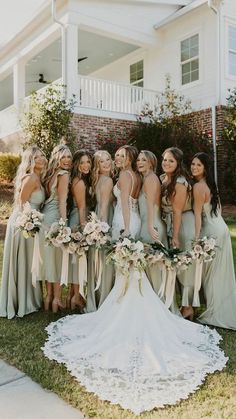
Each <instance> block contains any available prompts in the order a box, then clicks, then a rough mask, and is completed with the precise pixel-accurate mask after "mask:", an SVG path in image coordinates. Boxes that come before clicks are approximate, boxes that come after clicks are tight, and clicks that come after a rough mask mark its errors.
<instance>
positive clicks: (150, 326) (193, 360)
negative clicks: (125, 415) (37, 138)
mask: <svg viewBox="0 0 236 419" xmlns="http://www.w3.org/2000/svg"><path fill="white" fill-rule="evenodd" d="M118 195H119V192H118ZM118 203H119V196H118ZM132 204H133V202H132ZM130 211H131V218H130V220H131V224H132V225H131V229H130V230H131V231H132V232H133V233H134V232H135V231H137V229H136V227H138V226H137V222H136V221H135V225H136V227H135V225H134V220H136V215H137V213H136V212H137V209H136V208H135V205H132V206H131V209H130ZM133 212H135V213H136V214H135V217H134V216H133V215H134V214H133ZM117 217H119V219H121V214H118V215H117ZM115 221H116V220H115ZM121 228H122V227H121ZM141 276H142V281H141V292H140V288H139V279H140V273H139V272H137V271H136V270H134V269H131V271H130V277H129V287H128V289H127V292H126V293H125V295H124V296H122V294H123V290H124V283H125V280H124V277H123V276H122V274H120V273H118V272H117V274H116V281H115V285H114V287H113V289H112V290H111V292H110V294H109V295H108V297H107V298H106V300H105V301H104V303H103V304H102V305H101V307H100V308H99V309H98V311H97V312H94V313H89V314H84V315H72V316H67V317H64V318H62V319H60V320H58V321H57V322H55V323H51V324H50V325H49V326H48V327H47V331H48V340H47V342H46V343H45V346H44V348H43V351H44V353H45V355H46V356H47V357H48V358H50V359H54V360H56V361H58V362H62V363H64V364H65V365H66V367H67V369H68V370H69V371H70V372H71V374H72V375H73V376H74V377H76V379H77V380H78V381H79V382H80V383H81V384H83V385H85V387H86V388H87V390H88V391H90V392H93V393H95V394H97V395H98V397H99V398H100V399H102V400H109V401H110V402H111V403H117V404H120V405H121V406H122V407H123V408H125V409H130V410H132V411H133V412H134V413H136V414H139V413H141V412H142V411H145V410H151V409H153V408H154V407H163V406H164V405H171V404H175V403H176V402H177V401H179V400H181V399H186V398H187V397H188V395H189V394H190V393H192V392H194V391H195V390H197V389H198V387H199V385H200V384H201V383H202V382H203V380H204V378H205V376H206V374H207V373H212V372H214V371H216V370H221V369H222V368H223V367H224V366H225V364H226V362H227V358H226V357H225V356H224V353H223V352H222V351H221V350H220V348H219V347H218V342H219V341H220V339H221V337H220V335H219V334H218V333H217V332H216V331H215V330H214V329H213V330H211V329H209V328H208V327H205V326H202V325H198V324H195V323H191V322H189V321H187V320H184V319H182V318H180V317H178V316H175V315H174V314H172V313H171V312H170V311H169V310H168V309H167V308H166V306H165V305H164V304H163V303H162V302H161V301H160V299H159V298H158V296H157V295H156V294H155V292H154V291H153V289H152V287H151V285H150V283H149V281H148V279H147V277H146V275H145V273H144V272H142V274H141Z"/></svg>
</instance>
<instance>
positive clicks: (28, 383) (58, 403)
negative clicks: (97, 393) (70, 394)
mask: <svg viewBox="0 0 236 419" xmlns="http://www.w3.org/2000/svg"><path fill="white" fill-rule="evenodd" d="M0 418H1V419H83V418H84V416H83V415H82V413H81V412H80V411H79V410H77V409H74V408H73V407H71V406H68V405H67V404H66V403H65V402H64V401H63V400H61V399H60V398H59V397H58V396H57V395H56V394H54V393H52V392H50V391H47V390H44V389H43V388H42V387H41V386H40V385H39V384H36V383H35V382H34V381H32V380H31V378H29V377H27V375H25V374H24V373H22V372H21V371H19V370H17V369H16V368H14V367H11V366H10V365H8V364H7V363H6V362H4V361H1V360H0Z"/></svg>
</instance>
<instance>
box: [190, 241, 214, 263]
mask: <svg viewBox="0 0 236 419" xmlns="http://www.w3.org/2000/svg"><path fill="white" fill-rule="evenodd" d="M216 247H217V246H216V240H215V239H214V238H213V237H210V238H209V237H206V236H204V237H202V238H200V239H198V240H195V241H194V242H193V249H192V251H191V255H192V258H193V259H200V260H202V261H203V262H211V261H212V260H213V258H214V257H215V255H216Z"/></svg>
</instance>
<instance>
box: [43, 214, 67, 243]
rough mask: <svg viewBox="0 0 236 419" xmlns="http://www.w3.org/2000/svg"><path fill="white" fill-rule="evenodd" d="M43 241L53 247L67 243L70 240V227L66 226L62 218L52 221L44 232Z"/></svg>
mask: <svg viewBox="0 0 236 419" xmlns="http://www.w3.org/2000/svg"><path fill="white" fill-rule="evenodd" d="M45 241H46V244H47V245H50V246H55V247H63V246H65V245H66V246H67V245H68V243H69V242H70V241H71V228H70V227H67V226H66V222H65V220H63V218H60V220H59V221H56V222H55V223H52V225H51V227H50V228H49V230H48V231H46V233H45Z"/></svg>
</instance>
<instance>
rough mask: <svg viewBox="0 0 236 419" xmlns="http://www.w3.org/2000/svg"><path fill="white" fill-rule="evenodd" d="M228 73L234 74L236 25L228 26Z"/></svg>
mask: <svg viewBox="0 0 236 419" xmlns="http://www.w3.org/2000/svg"><path fill="white" fill-rule="evenodd" d="M229 74H231V75H232V76H236V26H229Z"/></svg>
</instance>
